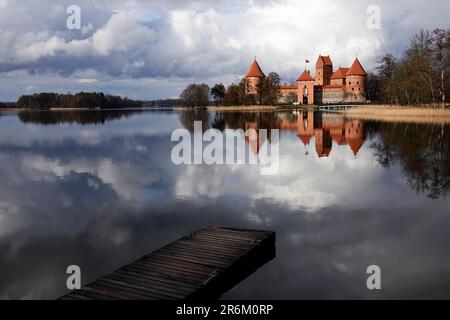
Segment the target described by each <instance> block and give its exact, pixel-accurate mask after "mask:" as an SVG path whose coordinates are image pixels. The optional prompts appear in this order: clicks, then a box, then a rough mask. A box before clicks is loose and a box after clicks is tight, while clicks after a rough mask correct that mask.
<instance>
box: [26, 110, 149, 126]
mask: <svg viewBox="0 0 450 320" xmlns="http://www.w3.org/2000/svg"><path fill="white" fill-rule="evenodd" d="M142 112H144V111H143V110H139V109H130V110H79V111H70V112H67V111H19V112H18V113H17V116H18V117H19V119H20V121H22V122H23V123H33V124H41V125H54V124H63V123H69V124H74V123H76V124H82V125H85V124H105V123H106V122H109V121H113V120H118V119H121V118H127V117H130V116H132V115H136V114H139V113H142Z"/></svg>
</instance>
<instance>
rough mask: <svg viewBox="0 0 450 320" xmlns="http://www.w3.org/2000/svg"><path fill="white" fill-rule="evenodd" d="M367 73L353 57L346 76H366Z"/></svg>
mask: <svg viewBox="0 0 450 320" xmlns="http://www.w3.org/2000/svg"><path fill="white" fill-rule="evenodd" d="M366 75H367V73H366V71H365V70H364V68H363V66H362V65H361V62H359V60H358V58H356V59H355V61H354V62H353V64H352V66H351V67H350V69H349V70H348V72H347V74H346V76H366Z"/></svg>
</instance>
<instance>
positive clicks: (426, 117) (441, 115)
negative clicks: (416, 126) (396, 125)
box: [339, 105, 450, 123]
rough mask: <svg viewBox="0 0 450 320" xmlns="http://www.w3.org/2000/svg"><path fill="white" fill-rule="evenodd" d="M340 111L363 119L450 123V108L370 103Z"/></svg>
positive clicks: (347, 115)
mask: <svg viewBox="0 0 450 320" xmlns="http://www.w3.org/2000/svg"><path fill="white" fill-rule="evenodd" d="M339 113H342V114H344V115H345V116H346V117H352V118H357V119H361V120H374V121H385V122H414V123H430V122H434V123H450V108H445V109H442V108H433V107H409V106H390V105H370V106H358V107H354V108H351V109H347V110H344V111H340V112H339Z"/></svg>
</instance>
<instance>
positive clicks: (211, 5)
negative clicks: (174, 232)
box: [0, 0, 450, 101]
mask: <svg viewBox="0 0 450 320" xmlns="http://www.w3.org/2000/svg"><path fill="white" fill-rule="evenodd" d="M71 5H77V6H78V7H79V8H80V22H81V25H80V28H79V29H69V28H68V26H67V20H68V19H69V20H70V18H71V14H72V13H67V8H68V7H69V6H71ZM378 13H379V14H378ZM449 16H450V5H449V3H448V0H429V1H421V0H408V1H406V0H398V1H390V0H369V1H366V0H362V1H350V0H341V1H333V0H260V1H256V0H250V1H246V0H243V1H236V0H228V1H227V0H203V1H190V0H182V1H176V0H163V1H157V0H146V1H141V0H121V1H119V0H109V1H106V0H89V1H85V0H82V1H75V0H69V1H65V0H62V1H55V0H35V1H31V0H0V101H15V100H17V98H18V97H19V96H20V95H22V94H33V93H37V92H48V91H53V92H60V93H66V92H78V91H103V92H105V93H110V94H115V95H120V96H123V97H125V96H126V97H129V98H132V99H145V100H151V99H160V98H175V97H177V96H179V94H180V92H181V91H182V89H183V88H184V87H185V86H186V85H187V84H188V83H192V82H203V83H207V84H209V85H210V86H212V85H214V84H215V83H219V82H222V83H224V84H226V85H228V84H230V83H232V82H238V81H239V79H240V78H241V77H242V76H243V75H245V73H246V71H247V69H248V67H249V65H250V63H251V62H252V59H253V58H254V57H255V56H256V57H257V59H258V61H259V63H260V65H261V67H262V68H263V71H264V72H265V73H268V72H271V71H275V72H277V73H279V74H280V76H281V78H282V81H283V82H292V81H294V80H295V79H296V78H297V77H298V75H299V74H300V73H301V72H302V70H303V69H304V68H305V60H306V59H308V60H310V61H311V64H310V65H309V66H308V68H311V69H313V66H314V63H315V61H316V59H317V56H318V55H319V54H323V55H331V58H332V60H333V62H334V66H335V68H337V67H339V66H343V67H344V66H349V65H350V64H351V63H352V61H353V60H354V59H355V57H356V56H358V58H359V59H360V61H361V62H362V64H363V65H364V66H365V68H366V69H367V70H368V71H373V70H375V68H376V62H377V60H378V59H379V58H380V57H381V56H382V55H383V54H385V53H388V52H390V53H393V54H395V55H400V54H401V52H402V51H403V50H404V48H405V46H407V45H408V42H409V38H410V37H411V36H412V35H413V34H414V33H415V32H417V31H418V30H420V29H422V28H424V29H430V30H432V29H434V28H448V27H450V26H449V22H448V17H449ZM312 71H313V70H312Z"/></svg>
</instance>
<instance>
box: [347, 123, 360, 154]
mask: <svg viewBox="0 0 450 320" xmlns="http://www.w3.org/2000/svg"><path fill="white" fill-rule="evenodd" d="M345 139H346V141H347V143H348V145H349V147H350V149H351V150H352V152H353V154H354V155H355V156H356V155H357V154H358V151H359V149H361V147H362V145H363V144H364V140H365V135H364V123H363V122H362V121H361V120H352V121H348V122H347V123H346V124H345Z"/></svg>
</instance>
